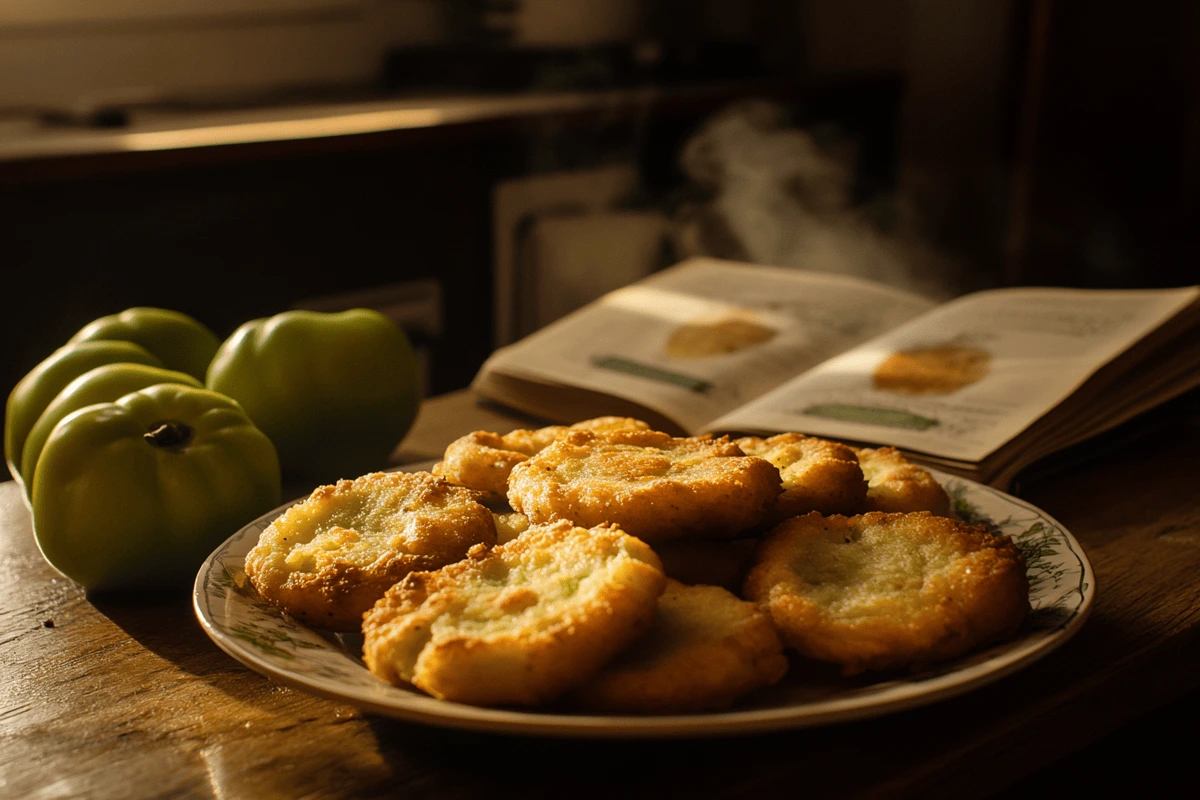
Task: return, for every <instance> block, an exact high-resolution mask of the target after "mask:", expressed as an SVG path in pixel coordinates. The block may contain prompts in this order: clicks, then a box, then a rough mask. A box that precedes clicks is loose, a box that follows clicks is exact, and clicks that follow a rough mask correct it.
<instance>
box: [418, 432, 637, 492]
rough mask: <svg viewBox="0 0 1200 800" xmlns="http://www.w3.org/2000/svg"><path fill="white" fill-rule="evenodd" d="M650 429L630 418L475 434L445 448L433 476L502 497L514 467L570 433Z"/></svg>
mask: <svg viewBox="0 0 1200 800" xmlns="http://www.w3.org/2000/svg"><path fill="white" fill-rule="evenodd" d="M620 428H638V429H641V430H649V428H650V426H649V424H647V423H645V422H642V421H641V420H638V419H632V418H630V417H596V418H595V419H588V420H584V421H582V422H577V423H575V424H574V425H571V426H570V427H568V426H565V425H550V426H547V427H545V428H537V429H536V430H525V429H520V430H515V431H510V432H509V433H506V434H504V435H503V436H501V435H499V434H496V433H492V432H490V431H475V432H473V433H468V434H467V435H466V436H462V437H460V438H458V439H455V440H454V441H453V442H451V443H450V445H449V447H447V448H446V452H445V453H444V454H443V455H442V460H441V461H439V462H438V463H436V464H434V465H433V470H432V471H433V474H434V475H437V476H438V477H441V478H445V479H446V480H448V481H450V482H451V483H456V484H458V485H459V486H466V487H468V488H471V489H477V490H479V491H481V492H488V493H490V494H493V495H497V496H499V497H503V496H504V493H505V492H507V491H508V474H509V473H510V472H512V468H513V467H515V466H516V465H517V464H520V463H521V462H522V461H526V460H528V458H529V457H530V456H532V455H535V454H536V453H538V452H540V451H541V450H542V449H544V448H545V447H547V446H548V445H549V444H550V443H551V442H553V441H554V440H555V439H557V438H558V437H559V436H561V435H562V434H564V433H566V432H567V431H569V430H596V431H604V430H616V429H620Z"/></svg>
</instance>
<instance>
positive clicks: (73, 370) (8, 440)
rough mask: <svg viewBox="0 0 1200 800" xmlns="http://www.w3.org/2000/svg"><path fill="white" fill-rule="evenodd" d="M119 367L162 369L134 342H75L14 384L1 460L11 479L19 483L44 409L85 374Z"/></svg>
mask: <svg viewBox="0 0 1200 800" xmlns="http://www.w3.org/2000/svg"><path fill="white" fill-rule="evenodd" d="M120 363H129V364H147V365H149V366H152V367H161V366H162V365H163V364H162V361H160V360H159V359H158V357H157V356H155V355H152V354H151V353H150V351H148V350H147V349H146V348H144V347H142V346H141V345H137V344H134V343H133V342H124V341H120V340H116V339H112V340H97V341H94V342H76V343H75V344H67V345H63V346H62V347H60V348H58V349H57V350H55V351H54V352H53V353H51V354H50V355H49V356H48V357H47V358H46V359H45V360H44V361H42V363H40V364H38V365H37V366H36V367H34V368H33V369H32V370H30V371H29V374H27V375H26V376H25V377H24V378H22V379H21V380H20V382H19V383H17V385H16V387H14V388H13V390H12V392H11V393H10V394H9V395H8V404H7V405H6V406H5V410H4V460H5V461H7V462H8V469H9V472H11V473H12V475H13V478H14V479H17V480H20V479H21V466H20V465H21V450H22V449H23V448H24V447H25V438H26V437H27V436H29V431H30V430H32V428H33V425H34V423H35V422H37V419H38V417H40V416H41V415H42V412H43V411H45V410H46V406H48V405H50V403H51V402H52V401H53V400H54V398H55V397H57V396H58V393H59V392H61V391H62V390H63V389H65V388H66V386H67V384H68V383H70V382H71V381H73V380H75V379H76V378H78V377H79V376H80V375H82V374H83V373H85V372H87V371H88V370H90V369H93V368H94V367H99V366H103V365H104V364H120Z"/></svg>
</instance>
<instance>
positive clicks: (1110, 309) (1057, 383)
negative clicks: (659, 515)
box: [707, 287, 1200, 461]
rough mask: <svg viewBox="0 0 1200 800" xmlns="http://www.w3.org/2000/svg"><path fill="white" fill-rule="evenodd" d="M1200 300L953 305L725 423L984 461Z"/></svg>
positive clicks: (994, 297)
mask: <svg viewBox="0 0 1200 800" xmlns="http://www.w3.org/2000/svg"><path fill="white" fill-rule="evenodd" d="M1198 294H1200V289H1197V288H1196V287H1190V288H1186V289H1169V290H1134V291H1114V290H1072V289H1000V290H992V291H986V292H978V293H975V294H972V295H967V296H965V297H961V298H958V299H957V300H954V301H952V302H950V303H947V304H945V305H943V306H940V307H939V308H937V309H935V310H934V311H932V312H930V313H929V314H926V315H924V316H923V317H921V318H919V319H915V320H913V321H911V322H909V323H907V324H905V325H902V326H901V327H899V328H897V329H895V330H893V331H890V332H888V333H885V334H883V335H882V336H879V337H878V338H875V339H873V340H871V341H870V342H867V343H865V344H863V345H861V346H859V347H857V348H854V349H853V350H851V351H849V352H846V353H843V354H842V355H840V356H838V357H836V358H833V359H831V360H830V361H828V362H826V363H824V364H822V365H820V366H819V367H817V368H816V369H813V370H811V371H810V372H808V373H807V374H805V375H803V376H801V377H799V378H796V379H794V380H792V381H790V382H788V383H786V384H784V385H782V386H780V387H779V388H777V389H776V390H774V391H772V392H771V393H769V394H766V395H764V396H762V397H760V398H759V399H758V400H757V401H755V402H753V403H750V404H748V405H746V406H744V407H742V408H739V409H737V410H736V411H735V412H733V413H731V414H729V415H727V416H725V417H723V418H721V419H718V420H716V421H715V422H714V423H712V424H711V425H709V426H708V427H707V429H708V430H728V431H798V432H802V433H808V434H813V435H819V436H830V437H835V438H843V439H851V440H857V441H864V442H874V443H878V444H882V445H892V446H895V447H902V448H908V449H911V450H915V451H919V452H923V453H928V454H931V455H936V456H944V457H947V458H953V459H959V460H963V461H979V460H981V459H983V458H984V457H985V456H987V455H988V454H989V453H992V452H994V451H995V450H996V449H997V448H999V447H1000V446H1001V445H1003V444H1004V443H1006V442H1008V441H1010V440H1011V439H1012V438H1013V437H1015V436H1016V435H1017V434H1018V433H1020V432H1021V431H1022V430H1024V429H1025V428H1026V427H1028V426H1029V425H1030V424H1032V423H1033V422H1034V421H1035V420H1037V419H1038V418H1039V417H1040V416H1042V415H1043V414H1044V413H1046V412H1047V411H1049V410H1050V409H1051V408H1053V407H1054V406H1055V405H1057V404H1058V403H1059V402H1061V401H1062V400H1063V399H1065V398H1066V397H1067V396H1069V395H1070V394H1071V393H1072V392H1073V391H1074V390H1075V389H1076V388H1078V387H1079V386H1080V385H1081V384H1082V383H1083V382H1084V381H1085V380H1086V379H1087V378H1088V376H1090V375H1091V374H1092V373H1094V372H1095V371H1096V370H1097V369H1099V368H1100V367H1101V366H1103V365H1104V364H1105V363H1107V362H1108V361H1110V360H1111V359H1113V358H1114V357H1115V356H1117V355H1119V354H1120V353H1121V352H1123V351H1124V350H1126V349H1127V348H1129V347H1130V346H1131V345H1132V344H1134V343H1135V342H1136V341H1138V340H1139V339H1140V338H1142V337H1143V336H1145V335H1146V334H1148V333H1149V332H1150V331H1152V330H1153V329H1154V328H1156V327H1158V326H1159V325H1160V324H1162V323H1163V322H1164V321H1165V320H1166V319H1168V318H1169V317H1171V316H1172V315H1173V314H1175V313H1176V312H1178V311H1180V310H1182V309H1183V308H1184V307H1185V306H1187V305H1188V304H1189V303H1190V302H1192V301H1193V300H1194V299H1195V298H1196V297H1197V295H1198Z"/></svg>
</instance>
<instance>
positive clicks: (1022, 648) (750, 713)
mask: <svg viewBox="0 0 1200 800" xmlns="http://www.w3.org/2000/svg"><path fill="white" fill-rule="evenodd" d="M433 463H434V461H432V460H430V461H423V462H416V463H413V464H406V465H403V466H398V467H391V468H389V469H388V470H387V471H420V470H422V469H427V468H428V467H429V466H431V465H432V464H433ZM927 469H928V470H929V472H930V473H931V474H933V476H934V477H935V478H936V479H937V480H938V481H939V483H942V484H943V485H945V484H946V482H947V481H958V482H961V483H962V484H964V485H965V486H967V487H968V489H969V490H971V491H979V490H983V491H985V492H987V493H991V494H994V495H997V496H999V497H1000V498H1002V499H1003V500H1005V501H1007V502H1009V503H1014V504H1016V505H1018V506H1020V507H1022V508H1024V509H1026V510H1027V511H1029V512H1031V513H1033V514H1034V515H1036V516H1038V517H1041V518H1043V519H1044V520H1045V521H1046V522H1048V523H1050V524H1051V525H1053V526H1054V527H1055V528H1056V529H1057V531H1058V532H1059V533H1061V535H1062V536H1063V542H1064V544H1065V545H1066V547H1067V549H1069V550H1070V552H1071V555H1072V556H1074V557H1075V558H1076V559H1078V561H1079V567H1080V579H1079V583H1080V585H1079V587H1078V589H1077V590H1076V589H1072V590H1071V591H1078V593H1079V596H1080V600H1079V603H1078V605H1077V607H1076V608H1075V609H1074V610H1073V611H1072V612H1071V613H1070V616H1069V617H1068V618H1067V619H1066V620H1065V621H1063V622H1061V623H1059V624H1058V625H1056V626H1055V627H1054V628H1051V629H1049V630H1045V631H1041V632H1037V635H1033V636H1027V637H1026V638H1024V639H1022V640H1019V641H1018V642H1013V643H1001V644H997V645H994V646H992V647H989V648H986V649H984V650H982V651H980V652H978V653H974V654H971V655H968V656H964V657H963V658H968V659H973V660H972V661H971V662H970V663H968V664H965V665H961V666H958V667H955V666H954V664H955V663H956V662H957V661H959V660H955V661H950V662H947V663H946V664H944V665H940V667H939V668H935V669H934V670H932V671H931V672H932V674H931V675H929V676H928V677H924V678H923V677H921V675H920V674H918V675H916V676H911V677H900V678H896V679H892V680H887V681H883V682H882V683H880V684H873V685H871V686H870V687H867V688H868V689H869V690H870V691H871V693H872V694H876V693H877V692H878V691H879V690H880V687H888V686H889V685H891V684H895V686H894V687H892V689H884V691H892V690H896V691H898V694H897V695H896V696H894V697H883V698H880V697H868V698H866V699H864V698H863V697H861V696H858V695H859V694H861V693H858V692H856V693H853V694H851V695H849V696H845V697H833V698H830V699H827V700H820V701H815V702H809V703H801V704H791V705H786V706H779V707H768V708H749V709H737V710H730V711H717V712H708V713H700V714H673V715H594V714H573V713H553V712H546V711H539V710H536V709H535V710H518V709H502V708H489V707H484V706H474V705H468V704H465V703H456V702H451V701H446V700H438V699H436V698H433V697H430V696H428V695H425V694H423V693H420V692H419V691H417V690H406V689H403V688H400V687H394V686H390V685H388V684H386V683H383V682H382V681H381V682H380V686H381V687H382V689H383V690H385V691H386V690H393V691H395V692H397V693H398V694H397V695H396V699H397V701H398V702H381V701H379V700H376V699H373V698H371V697H367V696H364V695H362V694H357V693H355V692H353V691H352V689H353V687H349V688H350V690H347V688H346V687H339V686H337V685H332V684H333V681H332V680H330V679H324V678H320V677H318V676H301V675H298V674H294V673H292V672H289V671H287V670H283V669H280V668H278V667H277V666H276V665H273V664H272V663H271V662H269V661H268V660H267V659H266V658H264V657H263V656H262V655H261V654H259V653H257V652H256V651H255V650H254V649H253V648H252V647H251V646H250V645H249V644H247V643H245V642H242V641H241V640H239V639H236V638H233V637H231V636H229V635H227V634H225V633H224V632H223V631H221V630H220V629H219V626H218V625H217V623H216V622H215V621H214V620H213V619H212V612H211V611H210V609H209V608H208V603H209V602H210V601H211V597H210V594H209V592H208V585H209V583H210V580H211V576H212V572H213V570H214V569H215V568H216V565H217V561H218V558H219V557H220V556H222V555H223V553H224V552H225V551H226V550H227V549H228V548H230V547H231V546H233V545H234V544H236V543H238V542H239V540H240V539H242V538H244V537H245V536H246V535H247V532H248V530H249V529H250V528H252V527H254V526H256V525H260V524H263V523H266V522H268V521H269V520H272V519H274V518H275V517H277V516H279V515H280V514H282V513H283V512H284V511H285V510H287V509H288V508H290V507H292V506H293V505H295V504H297V503H299V502H302V501H303V500H304V499H305V498H306V497H307V495H304V496H301V497H297V498H295V499H293V500H291V501H289V502H286V503H283V504H281V505H279V506H278V507H276V508H274V509H272V510H270V511H268V512H266V513H264V514H262V515H260V516H259V517H257V518H255V519H254V520H252V521H251V522H249V523H247V524H246V525H244V526H242V527H241V528H240V529H239V530H238V531H237V532H235V533H233V534H232V535H231V536H229V537H228V538H227V539H226V540H225V541H223V542H222V543H221V544H220V545H218V546H217V548H216V549H214V550H213V552H212V553H210V554H209V556H208V557H207V558H206V559H205V560H204V562H203V564H202V565H201V567H200V569H199V571H198V572H197V575H196V580H195V583H194V586H193V595H192V607H193V611H194V613H195V616H196V618H197V620H198V622H199V623H200V626H201V628H202V629H203V630H204V632H205V633H206V634H207V635H208V637H209V638H210V639H211V640H212V641H213V643H214V644H216V645H217V647H218V648H219V649H220V650H222V651H223V652H225V653H226V654H227V655H229V656H230V657H231V658H233V659H234V660H236V661H238V662H239V663H241V664H242V665H243V666H245V667H248V668H250V669H251V670H253V671H254V672H256V673H258V674H259V675H262V676H263V677H265V678H267V679H268V680H270V681H272V682H275V683H279V684H282V685H286V686H290V687H292V688H295V689H299V690H301V691H305V692H308V693H310V694H315V695H317V696H320V697H324V698H326V699H329V700H333V701H337V702H342V703H347V704H349V705H351V706H354V707H356V708H359V709H361V710H363V711H368V712H371V713H375V714H379V715H382V716H387V717H391V718H394V719H400V720H404V721H408V722H415V723H419V724H425V725H432V726H436V727H442V728H451V729H458V730H470V731H479V732H489V733H505V734H512V735H525V736H556V737H564V738H609V739H612V738H630V739H633V738H694V737H702V736H714V735H720V736H725V735H729V736H733V735H748V734H755V733H769V732H773V731H779V730H792V729H801V728H812V727H819V726H824V725H830V724H836V723H841V722H851V721H855V720H860V719H868V718H874V717H880V716H884V715H887V714H892V713H896V712H899V711H904V710H907V709H912V708H918V707H921V706H926V705H930V704H933V703H936V702H939V701H941V700H947V699H950V698H953V697H957V696H960V695H962V694H966V693H968V692H970V691H973V690H975V689H978V688H981V687H983V686H986V685H988V684H991V683H994V682H996V681H999V680H1001V679H1002V678H1004V677H1006V676H1008V675H1011V674H1013V673H1015V672H1018V671H1020V670H1021V669H1024V668H1025V667H1027V666H1029V665H1030V664H1032V663H1034V662H1036V661H1039V660H1041V659H1042V658H1045V657H1046V656H1048V655H1050V654H1051V653H1052V652H1054V651H1055V650H1057V649H1058V648H1060V647H1062V646H1063V645H1064V644H1066V642H1067V641H1069V640H1070V639H1071V638H1073V637H1074V635H1075V634H1076V633H1077V632H1078V631H1079V630H1080V629H1081V628H1082V626H1083V625H1084V623H1085V622H1086V621H1087V619H1088V618H1089V617H1090V615H1091V612H1092V610H1093V608H1094V605H1095V573H1094V570H1093V568H1092V565H1091V562H1090V560H1089V559H1088V557H1087V554H1086V552H1085V550H1084V548H1083V546H1082V544H1081V543H1080V542H1079V541H1078V540H1077V539H1076V538H1075V537H1074V535H1073V534H1071V532H1070V531H1068V530H1067V529H1066V528H1065V527H1064V526H1063V525H1062V524H1061V523H1060V522H1058V520H1056V519H1055V518H1054V517H1052V516H1051V515H1050V514H1048V513H1046V512H1045V511H1044V510H1042V509H1041V508H1039V507H1037V506H1035V505H1033V504H1032V503H1030V502H1028V501H1026V500H1023V499H1021V498H1018V497H1014V496H1013V495H1010V494H1008V493H1007V492H1003V491H1001V490H999V489H996V488H994V487H991V486H987V485H985V484H981V483H978V482H976V481H973V480H971V479H969V478H964V477H962V476H958V475H953V474H950V473H945V472H942V471H940V470H936V469H933V468H927ZM264 607H267V608H269V606H266V604H265V603H264ZM271 610H272V611H273V613H275V614H282V613H283V612H279V611H277V610H275V609H271ZM288 619H290V618H288ZM292 621H293V622H295V624H297V625H300V626H301V627H305V626H303V623H300V622H297V621H295V620H292ZM310 630H311V629H310ZM314 632H315V631H314ZM318 635H320V634H318ZM997 651H998V652H997ZM988 654H991V655H988ZM997 661H998V662H999V663H996V662H997ZM360 666H361V662H360ZM362 669H364V670H365V669H366V667H365V666H362Z"/></svg>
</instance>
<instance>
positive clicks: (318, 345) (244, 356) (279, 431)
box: [207, 308, 421, 482]
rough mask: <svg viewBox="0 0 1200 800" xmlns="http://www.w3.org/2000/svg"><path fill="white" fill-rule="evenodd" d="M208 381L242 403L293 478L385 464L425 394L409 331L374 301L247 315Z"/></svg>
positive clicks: (351, 474) (343, 474) (339, 474)
mask: <svg viewBox="0 0 1200 800" xmlns="http://www.w3.org/2000/svg"><path fill="white" fill-rule="evenodd" d="M207 385H208V388H209V389H212V390H213V391H217V392H220V393H222V394H225V395H228V396H229V397H232V398H233V399H234V400H237V401H238V402H239V403H241V405H242V407H243V408H245V409H246V413H247V414H249V415H250V418H251V419H252V420H254V423H255V424H256V425H258V427H259V428H261V429H262V431H263V433H265V434H267V436H268V437H270V439H271V441H272V442H274V443H275V448H276V449H277V450H278V451H279V462H280V465H281V466H282V467H283V472H284V474H285V475H294V476H297V477H304V478H312V479H317V480H321V481H326V482H328V481H333V480H337V479H339V478H356V477H358V476H360V475H363V474H365V473H367V472H371V471H373V470H377V469H381V468H383V467H384V466H386V465H387V460H388V456H389V455H390V454H391V452H392V450H393V449H394V448H395V447H396V445H397V444H399V443H400V440H401V439H402V438H403V437H404V434H405V433H407V432H408V429H409V427H411V425H412V422H413V419H414V418H415V417H416V414H417V407H418V405H419V404H420V400H421V380H420V371H419V368H418V365H417V360H416V356H415V355H414V353H413V350H412V346H411V345H410V344H409V341H408V337H407V336H406V335H405V334H404V331H403V330H401V329H400V327H399V326H398V325H396V323H395V322H393V321H392V320H391V319H389V318H388V317H386V316H384V315H383V314H381V313H379V312H378V311H373V310H371V309H365V308H358V309H352V310H349V311H340V312H336V313H327V312H319V311H286V312H284V313H282V314H277V315H275V316H273V317H268V318H264V319H257V320H252V321H250V322H247V323H245V324H244V325H242V326H241V327H239V328H238V329H237V330H236V331H234V332H233V334H232V335H231V336H230V337H229V338H228V339H226V340H225V341H224V342H223V343H222V344H221V347H220V349H218V350H217V354H216V356H214V357H213V361H212V364H211V365H210V366H209V368H208V379H207Z"/></svg>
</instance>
